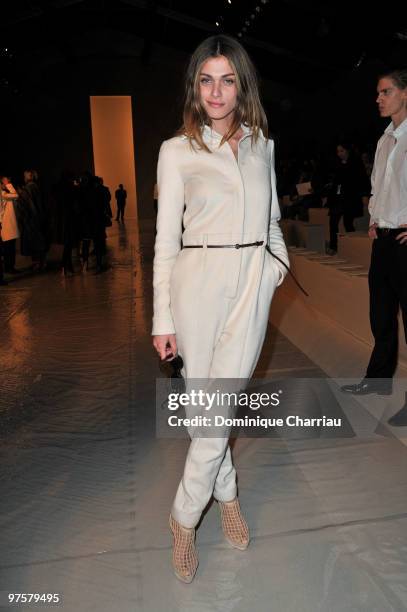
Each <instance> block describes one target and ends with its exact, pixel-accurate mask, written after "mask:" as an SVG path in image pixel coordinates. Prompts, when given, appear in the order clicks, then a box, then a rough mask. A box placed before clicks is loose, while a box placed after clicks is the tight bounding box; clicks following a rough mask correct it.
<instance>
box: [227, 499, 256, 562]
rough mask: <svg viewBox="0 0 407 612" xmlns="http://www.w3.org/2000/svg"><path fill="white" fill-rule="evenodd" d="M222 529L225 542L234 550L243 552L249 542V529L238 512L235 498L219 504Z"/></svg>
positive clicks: (238, 506)
mask: <svg viewBox="0 0 407 612" xmlns="http://www.w3.org/2000/svg"><path fill="white" fill-rule="evenodd" d="M219 507H220V513H221V517H222V529H223V533H224V536H225V538H226V540H227V541H228V542H229V544H231V545H232V546H233V547H234V548H238V549H239V550H245V549H246V548H247V547H248V545H249V542H250V537H249V528H248V526H247V523H246V521H245V519H244V518H243V516H242V513H241V511H240V505H239V501H238V499H237V497H236V498H235V499H234V500H233V501H230V502H221V501H220V502H219Z"/></svg>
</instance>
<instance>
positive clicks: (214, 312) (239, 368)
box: [152, 36, 288, 582]
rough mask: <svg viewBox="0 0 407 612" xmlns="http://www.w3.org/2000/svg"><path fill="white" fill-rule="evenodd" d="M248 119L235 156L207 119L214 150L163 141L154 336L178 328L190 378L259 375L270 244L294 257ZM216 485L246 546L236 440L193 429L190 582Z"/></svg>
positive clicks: (230, 530) (183, 562)
mask: <svg viewBox="0 0 407 612" xmlns="http://www.w3.org/2000/svg"><path fill="white" fill-rule="evenodd" d="M219 39H220V40H221V42H223V43H225V41H226V43H228V42H229V43H230V40H232V44H234V45H235V46H238V47H240V45H239V44H238V43H237V42H236V41H233V39H229V38H228V37H223V36H220V37H213V39H212V40H217V41H219ZM209 40H211V39H209ZM206 42H207V41H206ZM203 44H205V43H203ZM219 55H221V56H222V57H223V59H225V55H226V52H225V51H224V50H223V52H222V51H221V52H219V43H218V53H217V54H216V56H219ZM212 57H213V56H212ZM205 65H206V64H205ZM240 128H241V131H240V134H241V137H240V139H239V141H238V144H237V156H235V154H234V152H233V150H232V148H231V146H230V144H229V143H228V142H224V143H223V144H221V141H222V135H221V134H218V133H217V132H216V131H215V130H214V129H213V127H211V126H210V125H203V126H202V140H203V142H204V144H205V145H206V147H207V149H208V150H209V151H207V150H204V149H202V148H199V147H197V146H196V145H195V146H191V144H190V139H189V138H188V137H187V136H186V135H180V136H176V137H174V138H171V139H170V140H167V141H165V142H164V143H163V144H162V146H161V150H160V154H159V160H158V171H157V183H158V216H157V235H156V243H155V258H154V318H153V330H152V335H153V336H155V337H157V336H163V337H166V336H167V335H170V334H175V338H176V348H177V350H178V352H179V354H180V355H181V356H182V358H183V361H184V370H183V375H184V376H185V378H186V379H187V381H188V380H189V379H198V378H201V379H211V380H212V379H222V378H228V379H231V378H233V379H249V378H250V377H251V376H252V374H253V371H254V368H255V366H256V363H257V361H258V358H259V355H260V352H261V349H262V345H263V341H264V337H265V334H266V329H267V322H268V314H269V309H270V303H271V299H272V297H273V293H274V291H275V288H276V287H277V286H278V285H280V284H281V282H282V281H283V278H284V276H285V273H286V270H285V268H284V266H283V265H281V264H280V263H279V262H278V261H277V260H276V259H275V258H274V257H273V256H272V255H271V254H270V253H269V251H268V250H267V249H266V245H268V247H269V248H270V250H271V251H272V252H273V253H274V254H276V255H277V256H278V257H279V258H280V259H281V260H282V261H284V262H285V263H286V264H287V265H288V256H287V251H286V248H285V244H284V240H283V237H282V234H281V230H280V228H279V226H278V220H279V218H280V211H279V206H278V199H277V192H276V183H275V173H274V144H273V141H272V140H267V139H266V138H264V136H263V133H262V132H261V131H260V134H259V137H258V138H257V141H254V139H252V128H251V127H249V126H248V125H245V124H244V123H242V124H241V125H240ZM184 209H185V210H184ZM182 224H183V225H184V232H183V233H182ZM221 245H251V246H242V247H240V246H237V247H233V246H228V247H226V248H225V247H224V246H222V247H221ZM197 247H198V248H197ZM156 348H157V346H156ZM212 494H213V495H214V497H215V499H216V500H218V502H220V506H221V512H222V526H223V530H224V533H225V536H226V538H227V539H228V541H229V542H230V543H231V544H232V545H234V546H235V547H237V548H241V549H243V548H246V546H247V544H248V531H247V525H246V523H245V521H244V519H243V517H242V515H241V513H240V508H239V507H238V502H237V499H236V494H237V489H236V472H235V469H234V467H233V464H232V459H231V452H230V448H229V446H228V439H227V437H226V436H225V437H216V438H214V437H193V438H192V441H191V444H190V447H189V451H188V455H187V459H186V463H185V469H184V474H183V477H182V480H181V482H180V484H179V487H178V490H177V493H176V497H175V500H174V504H173V507H172V510H171V516H170V525H171V529H172V531H173V534H174V557H173V562H174V569H175V573H176V575H177V576H178V578H180V579H181V580H184V581H185V582H190V581H191V580H192V578H193V576H194V573H195V571H196V567H197V557H196V551H195V548H194V528H195V526H196V525H197V523H198V522H199V519H200V517H201V514H202V511H203V509H204V508H205V506H206V505H207V503H208V501H209V499H210V497H211V495H212ZM228 502H234V507H233V505H232V504H231V505H228ZM228 512H229V514H228ZM188 538H189V540H188Z"/></svg>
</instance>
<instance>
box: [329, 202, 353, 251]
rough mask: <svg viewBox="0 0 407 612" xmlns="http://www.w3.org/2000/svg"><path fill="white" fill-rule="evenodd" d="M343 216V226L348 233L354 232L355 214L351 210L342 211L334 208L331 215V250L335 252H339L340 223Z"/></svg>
mask: <svg viewBox="0 0 407 612" xmlns="http://www.w3.org/2000/svg"><path fill="white" fill-rule="evenodd" d="M342 215H343V224H344V226H345V230H346V231H347V232H354V231H355V228H354V226H353V221H354V219H355V214H354V213H353V212H352V211H351V210H346V209H345V210H340V209H335V208H333V209H332V210H331V211H330V213H329V248H330V249H332V250H333V251H337V250H338V232H339V222H340V220H341V217H342Z"/></svg>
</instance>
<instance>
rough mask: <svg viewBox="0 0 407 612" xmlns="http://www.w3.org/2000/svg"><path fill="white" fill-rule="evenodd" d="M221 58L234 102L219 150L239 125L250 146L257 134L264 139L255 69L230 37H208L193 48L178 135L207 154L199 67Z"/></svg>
mask: <svg viewBox="0 0 407 612" xmlns="http://www.w3.org/2000/svg"><path fill="white" fill-rule="evenodd" d="M221 55H223V56H224V57H226V59H227V60H228V61H229V64H230V65H231V67H232V69H233V71H234V73H235V75H236V87H237V100H236V107H235V111H234V116H233V121H232V124H231V126H230V129H229V130H228V132H227V133H226V134H224V136H223V138H222V140H221V143H220V146H221V145H222V144H223V143H224V142H226V141H227V140H229V138H231V137H232V136H233V134H235V132H237V130H238V129H239V128H240V125H241V124H242V123H243V124H245V125H247V126H249V127H250V128H251V129H252V142H256V141H257V139H258V137H259V135H260V130H261V131H262V132H263V135H264V137H265V138H267V137H268V127H267V118H266V113H265V112H264V109H263V106H262V104H261V101H260V95H259V84H258V77H257V72H256V69H255V67H254V65H253V62H252V61H251V59H250V57H249V55H248V54H247V52H246V50H245V49H244V48H243V47H242V45H241V44H240V43H239V42H238V41H237V40H235V39H234V38H232V37H231V36H225V35H219V36H210V37H209V38H207V39H206V40H204V41H203V42H201V44H200V45H199V46H198V47H197V49H196V50H195V51H194V53H193V54H192V56H191V59H190V61H189V65H188V68H187V72H186V78H185V102H184V113H183V125H182V127H181V128H180V129H179V130H178V134H182V135H186V136H187V137H188V139H189V142H190V144H191V146H193V143H194V142H195V143H197V144H198V146H199V147H200V148H202V149H205V150H206V151H208V152H210V150H209V148H208V147H207V146H206V144H205V143H204V141H203V138H202V128H203V127H204V125H205V124H206V125H210V124H211V119H210V118H209V116H208V114H207V113H206V111H205V109H204V107H203V105H202V103H201V95H200V88H199V76H200V72H201V69H202V66H203V64H204V63H205V62H206V61H207V60H208V59H210V58H213V57H219V56H221Z"/></svg>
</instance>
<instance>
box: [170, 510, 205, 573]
mask: <svg viewBox="0 0 407 612" xmlns="http://www.w3.org/2000/svg"><path fill="white" fill-rule="evenodd" d="M170 529H171V531H172V535H173V536H174V548H173V553H172V564H173V567H174V573H175V575H176V577H177V578H179V580H182V582H192V580H193V579H194V576H195V573H196V570H197V567H198V555H197V553H196V549H195V529H194V528H192V529H188V528H187V527H183V526H182V525H180V524H179V523H178V522H177V521H176V520H175V518H173V517H172V516H171V514H170Z"/></svg>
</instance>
